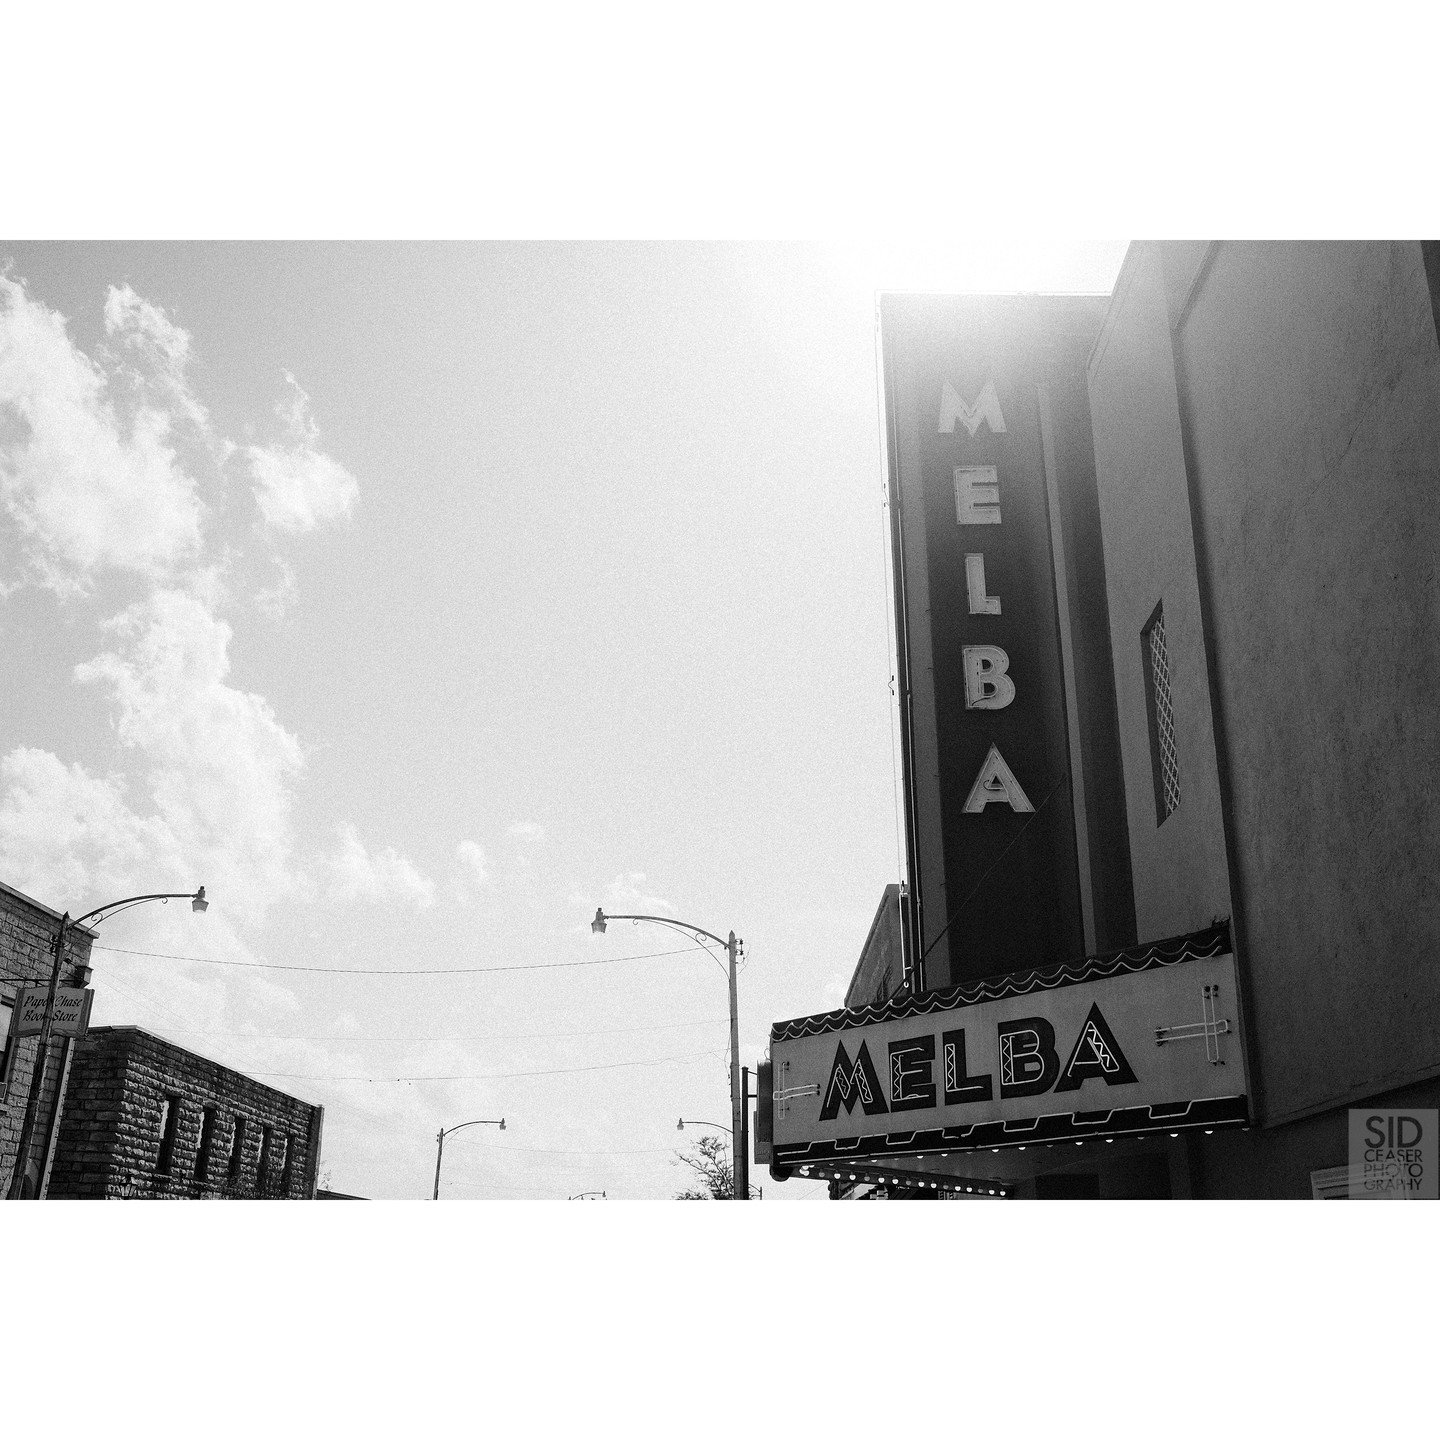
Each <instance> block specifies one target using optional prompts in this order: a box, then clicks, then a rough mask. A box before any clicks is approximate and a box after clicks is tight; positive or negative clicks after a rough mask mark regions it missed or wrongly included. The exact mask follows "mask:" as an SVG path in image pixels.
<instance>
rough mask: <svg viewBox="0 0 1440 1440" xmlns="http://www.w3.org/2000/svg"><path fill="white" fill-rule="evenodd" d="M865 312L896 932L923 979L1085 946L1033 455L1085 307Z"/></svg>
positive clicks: (1045, 441)
mask: <svg viewBox="0 0 1440 1440" xmlns="http://www.w3.org/2000/svg"><path fill="white" fill-rule="evenodd" d="M880 306H881V310H880V317H881V343H882V352H883V364H884V383H885V404H886V420H887V443H888V451H889V455H888V459H889V493H890V518H891V541H892V549H893V555H892V559H893V564H894V569H895V578H896V584H895V589H896V596H897V602H898V603H897V611H898V613H897V617H896V619H897V627H898V632H899V635H898V640H899V654H900V664H899V669H900V674H899V676H898V680H899V690H900V701H901V709H902V716H903V721H904V725H903V736H904V750H905V790H906V802H907V804H906V809H907V842H908V850H909V873H910V881H911V886H912V894H913V897H914V901H915V903H914V906H913V912H912V913H913V915H914V925H915V931H916V932H917V933H915V934H914V935H913V936H912V939H913V940H914V941H915V943H916V946H917V949H918V951H919V952H922V953H923V954H924V962H923V975H924V980H925V983H926V984H927V986H929V987H930V988H935V987H940V986H946V985H954V984H959V983H964V982H969V981H973V980H977V979H981V978H983V977H985V976H987V975H994V974H998V973H1003V972H1005V971H1009V970H1016V969H1030V968H1033V967H1035V966H1038V965H1046V964H1054V963H1057V962H1060V961H1063V960H1066V959H1068V958H1070V957H1072V956H1074V955H1078V954H1082V953H1084V948H1085V940H1084V933H1083V927H1082V923H1081V913H1080V893H1079V876H1078V872H1077V858H1076V839H1075V822H1074V811H1073V806H1072V792H1071V776H1070V761H1069V751H1068V743H1067V732H1066V714H1065V689H1064V681H1063V676H1062V670H1061V657H1060V631H1059V624H1058V619H1057V606H1056V591H1055V575H1054V564H1053V557H1052V551H1051V536H1052V530H1051V517H1050V513H1049V508H1048V505H1049V502H1048V500H1047V474H1046V465H1047V456H1048V461H1049V464H1050V465H1051V466H1052V467H1053V466H1054V465H1055V464H1056V458H1055V451H1056V435H1055V434H1054V433H1053V426H1052V423H1051V420H1050V418H1049V416H1050V402H1049V398H1048V397H1049V396H1050V395H1051V394H1052V393H1055V392H1057V391H1063V390H1064V388H1065V387H1066V386H1069V385H1073V384H1074V383H1080V384H1083V364H1084V349H1085V339H1084V336H1085V327H1086V325H1088V323H1089V320H1088V316H1089V314H1090V312H1091V311H1092V310H1093V309H1094V306H1093V304H1092V303H1091V302H1089V301H1086V300H1083V299H1080V300H1077V299H1072V298H1071V297H1049V296H1036V297H1025V296H915V295H887V296H882V297H881V302H880ZM1060 443H1061V444H1062V445H1063V444H1064V443H1066V437H1065V436H1064V435H1063V434H1062V435H1061V437H1060Z"/></svg>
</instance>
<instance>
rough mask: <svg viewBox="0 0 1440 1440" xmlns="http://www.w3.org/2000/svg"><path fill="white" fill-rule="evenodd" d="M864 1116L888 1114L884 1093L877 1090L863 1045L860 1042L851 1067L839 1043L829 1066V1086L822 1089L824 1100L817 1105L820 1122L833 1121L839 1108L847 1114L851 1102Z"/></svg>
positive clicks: (875, 1076) (873, 1068)
mask: <svg viewBox="0 0 1440 1440" xmlns="http://www.w3.org/2000/svg"><path fill="white" fill-rule="evenodd" d="M857 1100H858V1101H859V1102H860V1108H861V1109H862V1110H864V1112H865V1113H866V1114H867V1115H884V1114H887V1113H888V1107H887V1106H886V1104H885V1095H884V1092H883V1091H882V1090H881V1089H880V1077H879V1076H878V1075H876V1073H875V1067H874V1065H873V1064H871V1062H870V1051H869V1050H868V1049H866V1046H865V1042H864V1041H863V1040H862V1041H861V1042H860V1049H859V1050H858V1051H857V1052H856V1055H855V1061H854V1063H853V1064H852V1063H851V1061H850V1057H849V1056H848V1055H847V1054H846V1053H845V1046H844V1043H843V1042H837V1044H836V1046H835V1060H834V1063H833V1064H832V1065H831V1066H830V1083H829V1084H828V1085H827V1086H826V1087H825V1100H824V1103H823V1104H822V1105H821V1106H820V1118H821V1119H822V1120H834V1119H835V1118H836V1117H837V1116H838V1115H839V1113H840V1107H841V1105H844V1107H845V1113H846V1114H847V1115H849V1114H850V1113H851V1112H852V1111H853V1110H854V1109H855V1102H856V1101H857Z"/></svg>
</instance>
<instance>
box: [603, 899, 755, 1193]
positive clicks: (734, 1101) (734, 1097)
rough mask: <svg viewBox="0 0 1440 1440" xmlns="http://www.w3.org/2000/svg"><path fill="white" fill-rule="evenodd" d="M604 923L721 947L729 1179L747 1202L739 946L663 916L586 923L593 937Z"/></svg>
mask: <svg viewBox="0 0 1440 1440" xmlns="http://www.w3.org/2000/svg"><path fill="white" fill-rule="evenodd" d="M607 920H636V921H639V920H648V921H649V922H650V923H651V924H652V925H668V926H669V927H670V929H672V930H678V931H680V933H681V934H682V935H689V936H690V937H691V938H692V939H693V938H694V937H695V936H697V935H703V936H704V937H705V938H706V939H707V940H713V941H714V942H715V943H716V944H717V945H723V946H724V947H725V953H726V954H727V955H728V956H729V958H730V1164H731V1177H732V1181H733V1185H732V1188H733V1189H734V1191H735V1198H736V1199H737V1200H748V1199H749V1198H750V1157H749V1156H748V1155H747V1154H746V1153H745V1149H746V1147H745V1100H744V1095H743V1092H742V1089H741V1077H740V1018H739V1007H738V1005H737V1003H736V991H735V958H736V956H737V955H738V954H739V953H740V946H741V943H742V942H741V941H739V940H737V939H736V938H735V932H734V931H733V930H732V931H731V932H730V938H729V939H728V940H722V939H721V938H720V937H719V936H718V935H714V934H712V933H711V932H710V931H709V930H702V929H701V928H700V927H699V926H698V925H686V924H684V923H683V922H682V921H679V920H671V919H670V918H669V917H668V916H666V915H607V914H606V913H605V912H604V910H600V909H597V910H596V911H595V918H594V919H593V920H592V921H591V922H590V928H591V929H592V930H593V931H594V932H595V933H596V934H597V935H603V934H604V933H605V922H606V921H607ZM682 1125H683V1122H682Z"/></svg>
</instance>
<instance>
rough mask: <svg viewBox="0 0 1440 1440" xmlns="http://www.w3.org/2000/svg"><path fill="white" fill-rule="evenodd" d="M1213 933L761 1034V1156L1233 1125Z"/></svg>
mask: <svg viewBox="0 0 1440 1440" xmlns="http://www.w3.org/2000/svg"><path fill="white" fill-rule="evenodd" d="M1238 1000H1239V996H1238V990H1237V985H1236V976H1235V959H1234V956H1233V954H1232V953H1231V947H1230V935H1229V927H1228V926H1226V925H1218V926H1214V927H1212V928H1211V929H1209V930H1205V931H1201V932H1199V933H1197V934H1195V935H1187V936H1182V937H1180V938H1178V939H1176V940H1171V941H1165V942H1161V943H1159V944H1155V945H1148V946H1142V947H1137V948H1135V949H1133V950H1124V951H1120V952H1118V953H1116V954H1113V955H1107V956H1099V957H1096V958H1094V959H1090V960H1084V961H1080V962H1078V963H1075V964H1071V965H1061V966H1056V967H1054V968H1052V969H1048V970H1031V971H1028V972H1024V973H1021V974H1016V975H1002V976H996V977H995V978H994V979H992V980H988V981H982V982H980V983H978V984H974V985H962V986H955V987H953V988H951V989H948V990H938V991H929V992H925V993H922V994H919V995H905V996H900V997H897V998H896V999H893V1000H890V1001H886V1002H884V1003H882V1004H878V1005H868V1006H864V1007H863V1008H860V1009H856V1010H834V1011H831V1012H830V1013H828V1014H825V1015H812V1016H808V1017H806V1018H804V1019H800V1020H791V1021H787V1022H784V1023H782V1024H778V1025H775V1026H773V1027H772V1029H771V1032H770V1058H771V1063H772V1064H773V1066H774V1084H775V1091H774V1093H775V1102H774V1141H773V1156H774V1158H773V1162H772V1163H773V1164H774V1166H775V1167H776V1168H777V1169H778V1168H785V1169H790V1168H793V1167H797V1166H800V1165H804V1164H807V1163H812V1162H820V1161H826V1160H835V1159H840V1158H860V1157H863V1156H880V1155H920V1154H935V1153H945V1152H949V1151H959V1150H980V1149H986V1148H997V1147H1001V1146H1007V1147H1009V1146H1021V1145H1034V1144H1045V1143H1054V1142H1056V1141H1060V1140H1071V1141H1073V1140H1083V1139H1088V1138H1089V1137H1091V1136H1097V1135H1098V1136H1114V1135H1131V1134H1144V1133H1147V1132H1151V1131H1170V1130H1176V1129H1179V1128H1182V1127H1192V1126H1205V1127H1207V1128H1208V1127H1213V1126H1217V1125H1244V1124H1247V1123H1248V1121H1249V1103H1248V1094H1249V1087H1248V1084H1247V1079H1246V1069H1245V1057H1244V1047H1243V1044H1242V1035H1241V1033H1240V1012H1239V1005H1238Z"/></svg>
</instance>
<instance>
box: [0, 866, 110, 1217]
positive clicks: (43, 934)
mask: <svg viewBox="0 0 1440 1440" xmlns="http://www.w3.org/2000/svg"><path fill="white" fill-rule="evenodd" d="M59 928H60V916H59V914H57V913H56V912H55V911H54V910H52V909H50V907H49V906H48V905H42V904H40V902H39V901H38V900H32V899H31V898H30V897H29V896H28V895H22V894H21V893H20V892H19V891H18V890H14V889H11V887H10V886H8V885H5V884H0V1077H4V1078H3V1080H0V1094H3V1099H0V1195H3V1194H5V1193H6V1192H7V1191H8V1189H9V1186H10V1179H11V1175H12V1172H13V1171H14V1168H15V1156H16V1153H17V1151H18V1149H19V1143H20V1128H21V1125H22V1124H23V1122H24V1119H25V1105H26V1101H27V1100H28V1099H29V1096H30V1083H31V1080H32V1079H33V1077H34V1074H35V1063H36V1058H37V1053H38V1050H39V1045H40V1041H39V1037H38V1036H26V1037H25V1038H23V1039H17V1038H15V1037H13V1036H12V1035H11V1033H10V1028H11V1027H10V1022H11V1019H12V1016H13V1012H14V1004H15V992H16V990H17V989H18V988H19V987H21V986H24V985H48V984H49V983H50V970H51V966H52V964H53V963H54V954H55V936H56V933H57V932H58V931H59ZM93 939H94V936H93V935H92V933H91V932H90V931H89V930H87V929H83V928H81V929H72V930H70V931H69V932H68V934H67V935H66V937H65V961H64V963H63V965H62V967H61V972H60V978H61V983H62V984H67V985H68V984H72V983H75V982H77V981H78V982H79V983H82V984H83V983H84V979H85V976H86V974H88V966H89V963H90V943H91V941H92V940H93ZM77 971H78V972H79V973H78V974H77V973H76V972H77ZM72 1049H73V1042H72V1041H71V1040H70V1039H68V1038H67V1037H63V1036H60V1037H54V1038H52V1039H51V1041H50V1045H49V1053H48V1054H47V1055H46V1057H45V1071H44V1076H45V1078H44V1084H43V1088H42V1089H41V1092H40V1109H39V1113H38V1116H37V1120H36V1126H35V1137H34V1140H33V1141H32V1143H31V1147H30V1163H29V1165H28V1166H27V1169H28V1171H29V1176H28V1179H27V1181H26V1193H27V1195H31V1196H33V1195H34V1194H35V1193H36V1192H37V1191H38V1192H39V1193H40V1194H42V1195H43V1194H44V1193H45V1177H46V1175H47V1174H48V1173H49V1169H50V1166H51V1164H52V1162H53V1160H54V1155H55V1144H56V1138H57V1135H56V1126H55V1112H56V1103H55V1102H56V1097H57V1096H58V1095H59V1094H61V1093H62V1091H63V1089H64V1085H65V1076H66V1072H67V1070H68V1068H69V1066H70V1063H71V1052H72Z"/></svg>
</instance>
